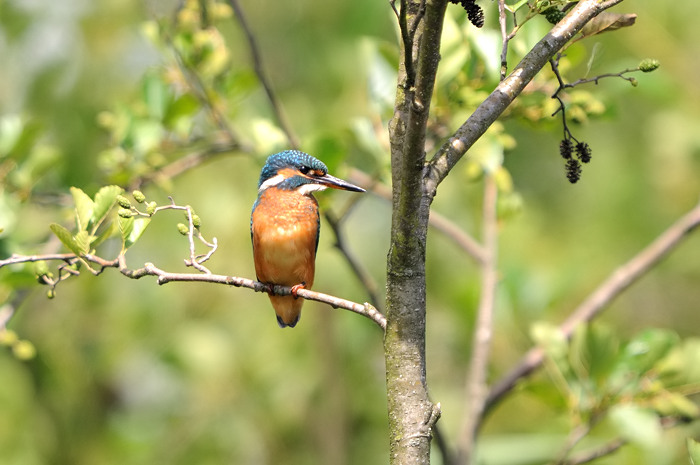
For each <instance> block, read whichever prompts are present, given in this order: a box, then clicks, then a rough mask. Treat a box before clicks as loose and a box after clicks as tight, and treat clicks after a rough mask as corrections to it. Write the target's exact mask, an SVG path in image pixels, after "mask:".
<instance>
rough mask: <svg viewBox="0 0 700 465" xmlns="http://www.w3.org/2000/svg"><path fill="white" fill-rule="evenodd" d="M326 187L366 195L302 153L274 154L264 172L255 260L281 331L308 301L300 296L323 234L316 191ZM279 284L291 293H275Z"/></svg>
mask: <svg viewBox="0 0 700 465" xmlns="http://www.w3.org/2000/svg"><path fill="white" fill-rule="evenodd" d="M327 187H331V188H333V189H341V190H346V191H353V192H364V191H365V190H364V189H362V188H361V187H358V186H356V185H354V184H351V183H349V182H347V181H344V180H342V179H340V178H336V177H335V176H331V175H330V174H328V167H327V166H326V165H325V164H324V163H323V162H322V161H321V160H319V159H317V158H314V157H313V156H311V155H309V154H308V153H304V152H301V151H299V150H285V151H283V152H279V153H276V154H274V155H270V156H269V157H268V158H267V161H266V162H265V166H263V168H262V171H261V172H260V179H259V181H258V197H257V199H256V200H255V203H254V204H253V210H252V212H251V215H250V236H251V240H252V242H253V261H254V263H255V274H256V276H257V278H258V281H260V282H261V283H264V284H267V285H268V286H269V290H268V294H269V297H270V302H271V303H272V307H273V308H274V310H275V313H276V315H277V323H278V324H279V326H280V328H285V327H291V328H293V327H294V326H295V325H296V324H297V322H298V321H299V317H300V316H301V307H302V304H303V303H304V301H303V299H298V298H297V295H296V293H297V291H298V290H299V289H308V288H311V286H312V285H313V282H314V273H315V268H316V263H315V262H316V251H317V250H318V238H319V233H320V230H321V218H320V216H319V212H318V202H317V201H316V198H315V197H314V196H313V193H314V192H318V191H322V190H324V189H326V188H327ZM274 285H281V286H291V288H292V295H289V296H279V295H274V294H273V292H272V286H274Z"/></svg>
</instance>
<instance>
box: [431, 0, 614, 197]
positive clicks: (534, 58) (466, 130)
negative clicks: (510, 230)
mask: <svg viewBox="0 0 700 465" xmlns="http://www.w3.org/2000/svg"><path fill="white" fill-rule="evenodd" d="M601 11H603V8H601V6H600V4H599V3H598V0H582V1H580V2H578V4H577V5H576V6H575V7H574V8H573V9H572V10H571V12H569V14H568V15H567V16H566V17H565V18H564V19H562V20H561V21H560V22H559V23H558V24H557V25H555V26H554V27H553V28H552V30H551V31H549V33H548V34H547V35H546V36H545V37H544V38H543V39H542V40H541V41H540V42H538V43H537V45H535V46H534V47H533V48H532V50H530V52H529V53H528V54H527V55H526V56H525V57H524V58H523V59H522V61H521V62H520V63H518V65H517V66H516V67H515V69H514V70H513V72H512V73H510V75H509V76H508V77H507V78H506V79H504V80H503V81H501V83H500V84H499V85H498V86H497V87H496V89H495V90H494V91H493V92H492V93H491V95H489V96H488V97H487V98H486V100H484V101H483V102H482V103H481V105H479V107H478V108H477V109H476V110H475V111H474V113H472V115H471V116H470V117H469V119H467V121H466V122H465V123H464V124H463V125H462V126H461V127H460V128H459V129H458V130H457V131H456V132H455V134H454V135H453V137H451V138H450V139H449V140H448V141H447V142H445V144H443V146H442V147H441V148H440V150H439V151H438V152H437V153H436V154H435V156H434V157H433V158H432V159H431V160H430V162H429V163H428V165H427V167H426V170H425V190H426V192H427V193H428V194H429V195H432V196H434V195H435V193H436V192H437V186H438V185H439V184H440V183H441V182H442V181H443V180H444V179H445V177H446V176H447V175H448V174H449V172H450V170H451V169H452V168H453V167H454V166H455V164H456V163H457V162H458V161H459V160H460V159H461V158H462V156H464V154H465V153H466V152H467V150H468V149H469V148H470V147H471V146H472V145H473V144H474V142H476V141H477V140H478V139H479V138H480V137H481V136H482V135H483V134H484V132H486V129H488V128H489V127H490V126H491V124H493V122H494V121H496V119H497V118H498V117H499V116H500V115H501V113H503V111H504V110H505V109H506V108H508V106H509V105H510V104H511V102H512V101H513V100H514V99H515V98H516V97H517V96H518V95H520V93H521V92H522V90H523V89H524V88H525V86H526V85H527V84H528V83H529V82H530V81H531V80H532V79H533V78H534V77H535V75H536V74H537V73H538V72H539V71H540V70H541V69H542V68H543V67H544V66H545V65H546V64H547V61H549V59H550V58H551V57H552V56H554V54H555V53H557V51H558V50H560V49H561V48H562V47H564V45H566V43H567V42H568V41H569V40H571V38H572V37H573V36H574V35H575V34H576V33H577V32H578V31H579V30H581V28H583V26H585V25H586V23H588V21H590V20H591V19H592V18H594V17H595V16H596V15H597V14H599V13H600V12H601Z"/></svg>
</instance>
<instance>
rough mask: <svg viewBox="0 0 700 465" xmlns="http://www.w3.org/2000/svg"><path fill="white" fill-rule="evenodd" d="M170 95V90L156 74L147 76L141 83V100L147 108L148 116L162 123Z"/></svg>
mask: <svg viewBox="0 0 700 465" xmlns="http://www.w3.org/2000/svg"><path fill="white" fill-rule="evenodd" d="M171 99H172V95H171V93H170V88H169V87H168V86H167V85H166V84H165V83H164V82H163V81H162V79H161V78H160V76H158V75H157V74H149V75H147V76H146V77H145V79H144V82H143V100H144V101H145V102H146V106H147V107H148V114H149V115H150V116H152V117H153V118H155V119H157V120H158V121H162V120H163V117H164V116H165V112H166V110H167V108H168V106H169V104H170V101H171Z"/></svg>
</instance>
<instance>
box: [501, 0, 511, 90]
mask: <svg viewBox="0 0 700 465" xmlns="http://www.w3.org/2000/svg"><path fill="white" fill-rule="evenodd" d="M513 16H515V15H513ZM498 24H499V25H500V27H501V81H502V80H504V79H505V78H506V74H507V73H508V42H509V41H510V36H509V35H508V25H507V21H506V1H505V0H498Z"/></svg>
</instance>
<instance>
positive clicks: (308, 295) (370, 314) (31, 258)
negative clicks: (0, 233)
mask: <svg viewBox="0 0 700 465" xmlns="http://www.w3.org/2000/svg"><path fill="white" fill-rule="evenodd" d="M79 259H82V260H85V261H87V262H89V263H93V264H95V265H98V266H100V267H101V268H102V269H105V268H117V269H119V272H120V273H121V274H123V275H124V276H126V277H128V278H132V279H140V278H143V277H144V276H156V277H157V278H158V279H157V282H158V284H166V283H169V282H202V283H213V284H225V285H229V286H235V287H245V288H248V289H252V290H254V291H255V292H271V293H272V294H274V295H283V296H284V295H292V288H291V287H288V286H278V285H274V286H270V285H269V284H265V283H261V282H258V281H254V280H252V279H247V278H240V277H236V276H226V275H219V274H212V273H211V272H208V270H207V271H206V272H203V273H171V272H168V271H164V270H161V269H160V268H158V267H156V266H155V265H154V264H152V263H146V264H145V265H144V266H143V267H142V268H137V269H130V268H128V267H127V265H126V259H125V256H124V255H123V254H122V255H119V257H117V258H116V259H113V260H107V259H104V258H102V257H99V256H97V255H93V254H84V255H80V256H77V255H75V254H46V255H12V256H11V257H10V258H7V259H4V260H0V268H2V267H4V266H8V265H16V264H19V263H26V262H37V261H51V260H58V261H64V262H67V263H74V262H76V261H77V260H79ZM197 261H198V262H200V263H201V261H203V260H202V259H201V258H200V259H198V260H197ZM187 262H188V264H189V262H190V260H188V261H187ZM297 296H299V297H301V298H304V299H307V300H315V301H317V302H322V303H325V304H328V305H330V306H331V307H333V308H342V309H345V310H349V311H351V312H354V313H357V314H358V315H362V316H365V317H367V318H369V319H370V320H372V321H374V322H375V323H376V324H377V326H379V327H380V328H382V329H385V328H386V318H385V317H384V315H382V314H381V313H380V312H379V311H377V309H376V308H374V307H373V306H372V305H370V304H369V303H364V304H359V303H356V302H352V301H349V300H345V299H341V298H339V297H335V296H332V295H329V294H323V293H320V292H315V291H311V290H309V289H299V291H298V292H297Z"/></svg>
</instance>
